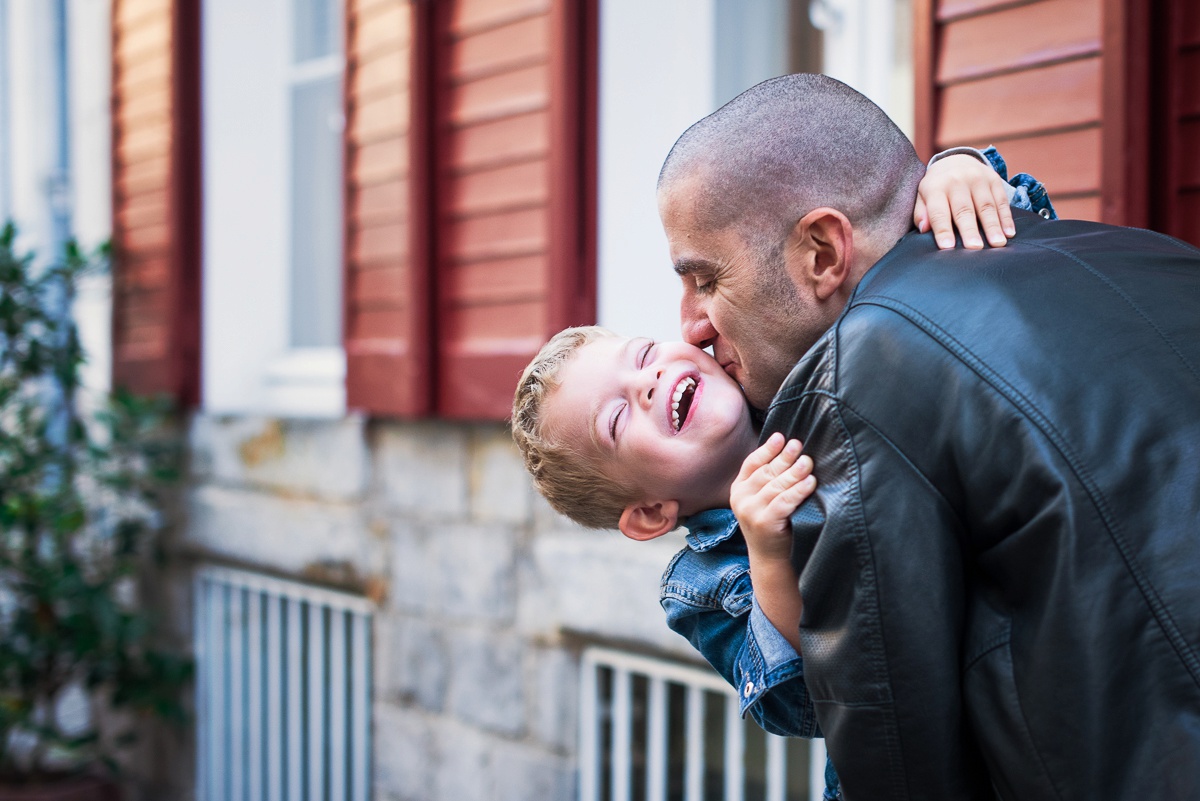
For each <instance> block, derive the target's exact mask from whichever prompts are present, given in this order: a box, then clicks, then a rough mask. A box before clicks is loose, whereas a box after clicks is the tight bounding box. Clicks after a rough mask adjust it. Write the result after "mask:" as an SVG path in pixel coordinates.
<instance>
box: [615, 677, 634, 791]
mask: <svg viewBox="0 0 1200 801" xmlns="http://www.w3.org/2000/svg"><path fill="white" fill-rule="evenodd" d="M632 699H633V686H632V684H631V683H630V681H629V671H627V670H620V669H614V670H613V681H612V732H613V735H612V801H629V798H630V792H631V780H632V778H633V774H632V767H633V766H632V760H631V756H632V753H631V752H632V749H633V744H632V740H631V737H630V734H631V733H632V728H633V714H632V708H633V705H632V703H631V701H632Z"/></svg>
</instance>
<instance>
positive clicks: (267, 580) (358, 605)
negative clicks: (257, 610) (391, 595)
mask: <svg viewBox="0 0 1200 801" xmlns="http://www.w3.org/2000/svg"><path fill="white" fill-rule="evenodd" d="M198 572H199V574H200V575H201V576H202V577H204V578H206V579H207V580H209V581H213V582H218V583H220V584H229V585H231V586H234V587H245V588H246V589H248V590H257V591H259V592H265V593H268V594H270V595H282V596H283V597H285V598H294V599H298V600H302V601H308V602H309V603H313V604H320V605H322V606H329V607H332V608H334V609H345V610H348V611H352V612H358V613H360V614H364V615H369V614H371V613H372V612H373V611H374V609H375V607H374V605H373V604H372V603H371V602H370V601H368V600H367V599H366V598H362V597H360V596H358V595H351V594H350V593H346V592H338V591H337V590H328V589H325V588H324V587H313V586H311V585H309V584H300V583H297V582H295V581H286V580H284V579H278V578H273V577H271V576H264V575H262V574H261V573H252V572H250V571H248V570H237V569H235V568H232V567H214V566H211V565H206V566H204V567H202V568H200V569H199V571H198Z"/></svg>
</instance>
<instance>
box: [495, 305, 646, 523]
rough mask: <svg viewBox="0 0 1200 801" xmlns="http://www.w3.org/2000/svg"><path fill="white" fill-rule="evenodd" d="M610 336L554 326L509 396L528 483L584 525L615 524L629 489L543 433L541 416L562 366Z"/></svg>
mask: <svg viewBox="0 0 1200 801" xmlns="http://www.w3.org/2000/svg"><path fill="white" fill-rule="evenodd" d="M615 336H617V335H616V334H615V333H613V332H612V331H609V330H608V329H607V328H601V327H600V326H597V325H589V326H579V327H576V328H568V329H566V330H564V331H559V332H558V333H557V334H555V335H554V336H553V337H552V338H551V339H550V341H549V342H547V343H546V344H545V345H543V346H542V349H541V350H540V351H538V354H537V356H535V357H534V358H533V361H531V362H530V363H529V366H528V367H526V368H525V372H523V373H522V374H521V381H520V383H519V384H517V392H516V395H515V396H514V397H513V409H512V435H513V439H514V440H515V441H516V443H517V447H518V448H519V449H520V451H521V455H522V456H523V457H524V459H525V469H526V470H528V471H529V475H531V476H533V486H534V487H535V488H537V491H538V492H540V493H541V494H542V497H544V498H545V499H546V500H547V501H549V503H550V505H551V506H552V507H554V509H555V511H557V512H559V513H560V514H563V515H566V516H567V517H569V518H571V519H572V520H574V521H575V522H576V523H579V524H580V525H581V526H587V527H588V528H616V527H617V523H618V522H619V521H620V519H621V513H622V512H623V511H624V510H625V507H626V506H627V505H628V504H629V503H631V502H633V501H634V500H635V498H634V493H633V492H632V491H631V490H630V489H629V488H627V487H624V486H622V485H621V484H620V483H618V482H617V481H615V480H613V479H612V478H611V477H609V476H607V475H605V473H604V472H603V471H602V470H601V469H600V464H599V458H598V457H597V456H595V455H587V454H584V453H582V452H581V451H580V450H579V448H578V447H576V446H573V445H571V444H569V443H564V442H560V441H557V440H556V439H555V438H554V437H553V436H552V435H551V434H550V433H548V432H546V431H545V430H544V429H543V424H544V422H545V421H544V419H543V415H544V412H545V408H546V403H547V402H548V401H549V399H550V398H551V397H553V395H554V391H555V390H556V389H557V388H558V387H559V385H560V384H561V383H562V368H563V365H565V364H566V363H567V362H568V361H570V360H571V358H573V357H574V356H575V354H576V353H578V352H579V349H580V348H582V347H583V346H584V345H588V344H590V343H592V342H595V341H596V340H598V339H606V338H608V337H615Z"/></svg>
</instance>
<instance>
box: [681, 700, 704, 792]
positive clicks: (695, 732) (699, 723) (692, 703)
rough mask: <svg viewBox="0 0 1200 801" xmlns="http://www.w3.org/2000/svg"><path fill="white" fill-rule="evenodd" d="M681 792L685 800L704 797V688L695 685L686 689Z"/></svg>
mask: <svg viewBox="0 0 1200 801" xmlns="http://www.w3.org/2000/svg"><path fill="white" fill-rule="evenodd" d="M684 771H685V772H684V783H683V788H684V789H683V793H684V798H685V799H686V801H702V799H703V798H704V690H702V689H701V688H700V687H697V686H694V685H693V686H691V687H688V691H687V761H686V763H685V768H684Z"/></svg>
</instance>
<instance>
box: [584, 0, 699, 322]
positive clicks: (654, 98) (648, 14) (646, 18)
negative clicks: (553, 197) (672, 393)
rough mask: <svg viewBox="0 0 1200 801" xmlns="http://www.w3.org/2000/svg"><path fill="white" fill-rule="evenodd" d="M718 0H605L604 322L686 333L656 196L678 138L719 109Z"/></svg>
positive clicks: (600, 291)
mask: <svg viewBox="0 0 1200 801" xmlns="http://www.w3.org/2000/svg"><path fill="white" fill-rule="evenodd" d="M715 19H716V15H715V12H714V7H713V0H655V2H649V3H647V2H643V1H642V0H602V2H601V4H600V148H599V151H600V152H599V165H598V166H599V183H600V203H599V218H598V220H597V226H598V239H599V254H598V260H597V264H598V281H597V305H598V309H597V312H598V319H599V322H600V324H601V325H605V326H608V327H609V328H612V329H615V330H616V331H619V332H621V333H625V334H630V335H638V336H652V337H655V338H659V339H678V338H679V295H680V291H679V279H678V278H677V277H676V276H675V273H674V272H673V271H672V270H671V260H670V255H669V253H668V250H667V240H666V237H665V236H664V235H663V232H662V226H661V224H660V223H659V220H658V209H657V207H656V205H655V196H654V185H655V182H656V181H657V179H658V170H659V168H660V167H661V166H662V163H663V160H664V159H666V157H667V153H668V152H669V151H670V149H671V145H672V144H674V142H675V140H676V139H677V138H679V135H680V134H681V133H683V131H684V130H685V129H686V128H687V127H688V126H689V125H691V124H692V123H693V122H695V121H696V120H698V119H700V118H701V117H703V116H704V115H706V114H708V113H709V112H711V111H712V110H713V102H714V99H713V98H714V80H713V65H714V63H715V50H714V44H715V32H714V22H715Z"/></svg>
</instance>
